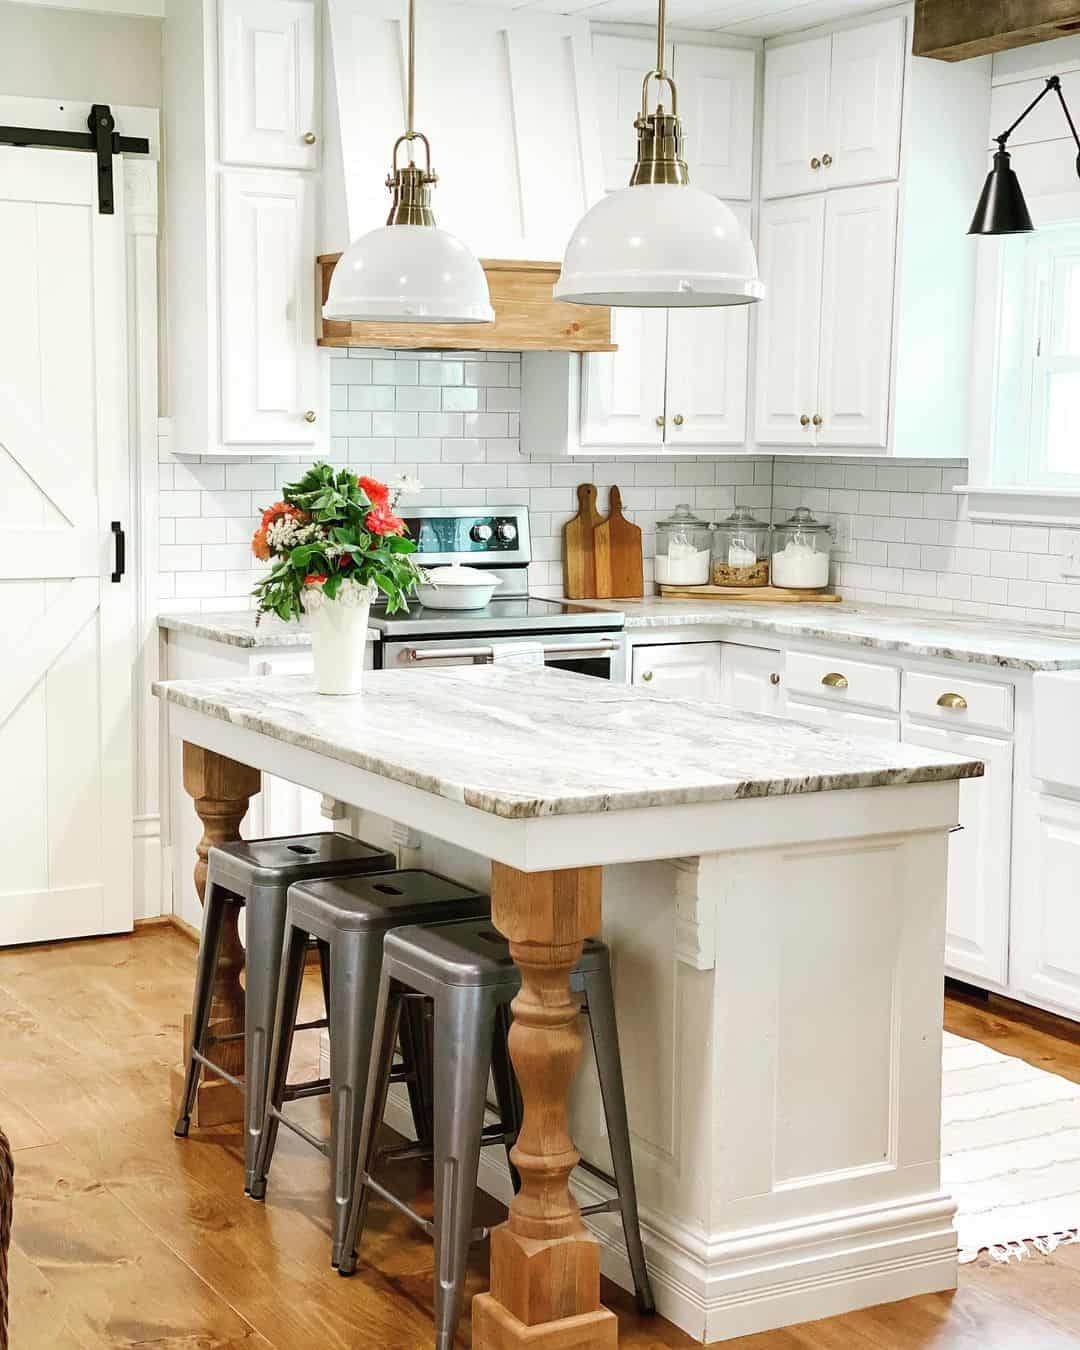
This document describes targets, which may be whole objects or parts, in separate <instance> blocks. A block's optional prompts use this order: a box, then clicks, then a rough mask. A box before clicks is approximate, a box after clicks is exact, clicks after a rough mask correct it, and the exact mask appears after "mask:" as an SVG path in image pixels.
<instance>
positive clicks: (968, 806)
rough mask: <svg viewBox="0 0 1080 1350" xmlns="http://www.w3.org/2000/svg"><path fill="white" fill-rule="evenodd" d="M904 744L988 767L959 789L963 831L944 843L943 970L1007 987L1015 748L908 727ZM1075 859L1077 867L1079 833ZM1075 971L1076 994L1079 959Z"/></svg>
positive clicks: (959, 734)
mask: <svg viewBox="0 0 1080 1350" xmlns="http://www.w3.org/2000/svg"><path fill="white" fill-rule="evenodd" d="M902 739H903V740H904V741H905V742H907V743H908V744H909V745H922V746H926V747H927V748H928V749H932V750H941V751H943V752H946V753H948V754H951V755H957V756H960V757H962V758H965V759H979V760H982V762H983V764H984V765H985V766H986V772H985V775H984V776H983V777H982V778H969V779H966V780H964V781H962V782H961V784H960V826H961V828H960V829H959V830H958V831H957V832H956V833H954V834H953V835H952V837H951V838H950V840H949V901H948V911H947V915H946V925H945V928H946V935H945V965H946V969H947V971H948V973H949V974H950V975H954V976H956V977H957V978H958V979H962V980H964V979H974V980H975V981H976V982H977V983H979V982H981V981H983V980H989V981H991V982H993V983H995V984H1000V985H1004V984H1005V983H1007V982H1008V980H1009V978H1010V974H1009V895H1010V885H1009V869H1010V864H1011V860H1012V792H1013V747H1012V743H1011V742H1009V741H1004V740H994V739H993V738H991V737H989V736H974V735H970V734H969V733H966V732H957V731H946V730H943V729H939V728H937V727H921V726H920V727H916V726H912V725H910V724H905V726H904V730H903V738H902ZM1073 862H1074V863H1076V862H1080V833H1078V834H1077V850H1076V855H1075V857H1074V859H1073ZM1078 931H1080V929H1078ZM1077 971H1078V976H1077V980H1078V983H1077V986H1076V987H1077V990H1078V992H1080V961H1078V963H1077Z"/></svg>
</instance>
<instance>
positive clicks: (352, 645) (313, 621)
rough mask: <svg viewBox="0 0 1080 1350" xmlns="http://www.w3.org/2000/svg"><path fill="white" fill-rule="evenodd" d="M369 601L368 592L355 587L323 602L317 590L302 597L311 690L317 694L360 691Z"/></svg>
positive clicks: (324, 599) (354, 692)
mask: <svg viewBox="0 0 1080 1350" xmlns="http://www.w3.org/2000/svg"><path fill="white" fill-rule="evenodd" d="M344 589H345V588H343V592H344ZM371 600H372V592H371V591H370V590H368V589H367V588H365V587H361V586H356V585H353V586H351V587H349V589H348V592H346V593H342V594H340V595H339V598H337V599H334V600H327V599H326V597H325V596H324V595H323V594H322V593H321V591H320V592H319V593H318V594H317V595H309V596H308V597H306V600H305V605H304V610H305V613H306V614H307V622H308V630H309V631H310V633H311V649H312V652H313V654H314V656H315V688H316V689H317V690H318V691H319V693H320V694H359V693H360V692H361V690H362V688H363V683H364V658H365V656H366V654H367V633H368V614H369V612H370V610H371Z"/></svg>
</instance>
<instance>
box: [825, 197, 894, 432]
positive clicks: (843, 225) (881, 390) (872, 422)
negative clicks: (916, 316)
mask: <svg viewBox="0 0 1080 1350" xmlns="http://www.w3.org/2000/svg"><path fill="white" fill-rule="evenodd" d="M895 274H896V185H895V184H893V183H883V184H881V185H880V186H877V187H867V188H848V189H846V190H845V191H843V192H831V193H829V196H828V198H827V201H826V207H825V267H824V282H823V286H822V301H821V366H820V374H819V391H820V392H819V399H818V404H817V408H816V410H815V411H816V412H817V414H818V415H819V416H820V417H821V419H822V422H821V426H820V427H819V428H818V435H817V443H818V445H821V446H831V445H837V446H849V445H859V446H863V445H865V446H873V447H881V448H883V447H884V446H885V445H886V444H887V443H888V432H889V375H890V365H891V360H892V315H893V283H894V279H895Z"/></svg>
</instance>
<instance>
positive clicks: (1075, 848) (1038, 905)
mask: <svg viewBox="0 0 1080 1350" xmlns="http://www.w3.org/2000/svg"><path fill="white" fill-rule="evenodd" d="M1031 802H1032V807H1033V810H1032V813H1031V815H1032V819H1033V822H1034V835H1033V838H1032V839H1031V845H1032V848H1031V853H1032V856H1031V857H1030V858H1028V859H1027V860H1026V865H1025V876H1026V885H1025V888H1024V903H1023V904H1022V905H1014V907H1013V929H1012V960H1011V964H1010V970H1009V980H1010V984H1011V985H1012V986H1013V988H1014V989H1015V991H1016V996H1017V998H1024V997H1025V996H1026V997H1029V998H1031V999H1033V1000H1034V1001H1035V1002H1037V1003H1039V1004H1048V1005H1050V1006H1051V1007H1054V1008H1057V1009H1059V1010H1060V1011H1062V1012H1065V1013H1068V1014H1070V1015H1072V1016H1073V1017H1080V802H1078V801H1074V800H1072V799H1070V798H1065V797H1050V796H1046V795H1043V794H1035V793H1033V794H1031Z"/></svg>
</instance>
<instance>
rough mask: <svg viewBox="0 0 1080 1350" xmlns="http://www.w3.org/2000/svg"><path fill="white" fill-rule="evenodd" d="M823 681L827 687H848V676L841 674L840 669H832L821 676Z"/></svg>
mask: <svg viewBox="0 0 1080 1350" xmlns="http://www.w3.org/2000/svg"><path fill="white" fill-rule="evenodd" d="M821 683H822V684H823V685H824V686H825V688H826V689H846V688H847V676H846V675H841V674H840V673H839V671H836V670H831V671H830V672H829V673H828V675H823V676H822V677H821Z"/></svg>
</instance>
